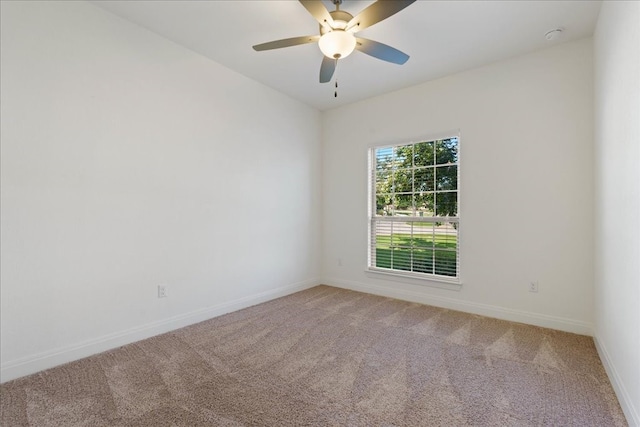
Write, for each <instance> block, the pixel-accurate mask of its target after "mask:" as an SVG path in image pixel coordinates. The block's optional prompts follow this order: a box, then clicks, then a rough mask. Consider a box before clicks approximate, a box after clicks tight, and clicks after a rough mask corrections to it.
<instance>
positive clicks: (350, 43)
mask: <svg viewBox="0 0 640 427" xmlns="http://www.w3.org/2000/svg"><path fill="white" fill-rule="evenodd" d="M299 1H300V3H302V5H303V6H304V7H305V8H306V9H307V10H308V11H309V13H310V14H311V15H312V16H313V17H314V18H315V19H316V21H318V23H319V24H320V34H319V35H315V36H302V37H292V38H289V39H282V40H275V41H272V42H268V43H262V44H257V45H255V46H253V49H254V50H256V51H262V50H271V49H280V48H283V47H289V46H297V45H301V44H307V43H313V42H316V41H317V42H318V45H319V46H320V50H321V51H322V53H323V54H324V57H323V58H322V64H321V65H320V83H327V82H329V81H331V78H332V77H333V73H334V72H335V69H336V65H337V63H338V59H342V58H345V57H347V56H348V55H349V54H351V52H353V50H354V49H357V50H359V51H360V52H363V53H366V54H367V55H370V56H373V57H374V58H378V59H381V60H383V61H387V62H392V63H394V64H404V63H405V62H407V60H408V59H409V55H407V54H406V53H404V52H401V51H399V50H398V49H395V48H392V47H391V46H387V45H386V44H383V43H379V42H376V41H373V40H369V39H365V38H362V37H356V36H355V33H357V32H358V31H361V30H364V29H365V28H367V27H370V26H372V25H374V24H377V23H378V22H380V21H382V20H384V19H387V18H388V17H390V16H391V15H394V14H396V13H398V12H400V11H401V10H402V9H404V8H405V7H407V6H409V5H410V4H411V3H413V2H415V1H416V0H378V1H376V2H375V3H373V4H371V5H370V6H368V7H366V8H365V9H364V10H363V11H362V12H360V13H359V14H357V15H356V16H355V17H354V16H353V15H351V14H350V13H349V12H345V11H344V10H340V4H341V3H342V0H332V1H333V4H334V5H335V6H336V10H334V11H331V12H329V11H328V10H327V8H326V7H324V5H323V4H322V2H321V1H318V0H299Z"/></svg>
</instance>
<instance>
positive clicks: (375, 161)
mask: <svg viewBox="0 0 640 427" xmlns="http://www.w3.org/2000/svg"><path fill="white" fill-rule="evenodd" d="M458 145H459V137H458V136H451V137H448V138H445V139H437V140H432V141H422V142H415V143H410V144H402V145H392V146H384V147H375V148H372V149H371V151H370V154H369V156H370V157H369V165H370V166H369V176H370V178H369V179H370V181H369V182H370V203H369V270H370V271H377V272H387V273H394V274H401V275H407V276H411V277H419V278H428V279H435V280H442V281H451V282H458V281H459V270H460V267H459V259H460V257H459V245H458V235H459V231H460V218H459V216H458V176H459V175H458V174H459V171H458Z"/></svg>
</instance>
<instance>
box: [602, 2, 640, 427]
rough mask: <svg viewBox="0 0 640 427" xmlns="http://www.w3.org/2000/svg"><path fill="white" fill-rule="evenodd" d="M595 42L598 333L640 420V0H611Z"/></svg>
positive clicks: (625, 402)
mask: <svg viewBox="0 0 640 427" xmlns="http://www.w3.org/2000/svg"><path fill="white" fill-rule="evenodd" d="M594 47H595V124H596V126H595V148H596V149H595V154H596V155H595V166H596V174H595V184H596V198H595V221H596V240H595V241H596V246H595V251H596V255H595V260H596V263H595V265H596V268H595V301H596V304H595V323H596V327H595V339H596V343H597V344H598V349H599V350H600V355H601V357H602V359H603V361H604V363H605V367H607V370H608V372H609V377H610V378H611V381H612V382H613V385H614V388H615V389H616V392H617V393H618V398H619V400H620V403H621V404H622V407H623V409H624V411H625V414H626V415H627V419H628V420H629V423H630V424H631V425H636V426H640V3H638V2H617V1H616V2H613V1H608V2H603V4H602V10H601V11H600V17H599V19H598V26H597V29H596V33H595V36H594Z"/></svg>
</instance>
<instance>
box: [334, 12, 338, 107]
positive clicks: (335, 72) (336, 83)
mask: <svg viewBox="0 0 640 427" xmlns="http://www.w3.org/2000/svg"><path fill="white" fill-rule="evenodd" d="M337 4H338V3H337ZM333 76H334V77H335V79H336V82H335V87H336V88H335V90H334V92H333V97H334V98H337V97H338V60H337V59H336V70H335V71H334V74H333Z"/></svg>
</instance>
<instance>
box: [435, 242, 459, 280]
mask: <svg viewBox="0 0 640 427" xmlns="http://www.w3.org/2000/svg"><path fill="white" fill-rule="evenodd" d="M434 258H435V266H434V269H435V274H439V275H441V276H456V275H457V271H456V252H455V251H451V250H437V249H436V250H435V251H434Z"/></svg>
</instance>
